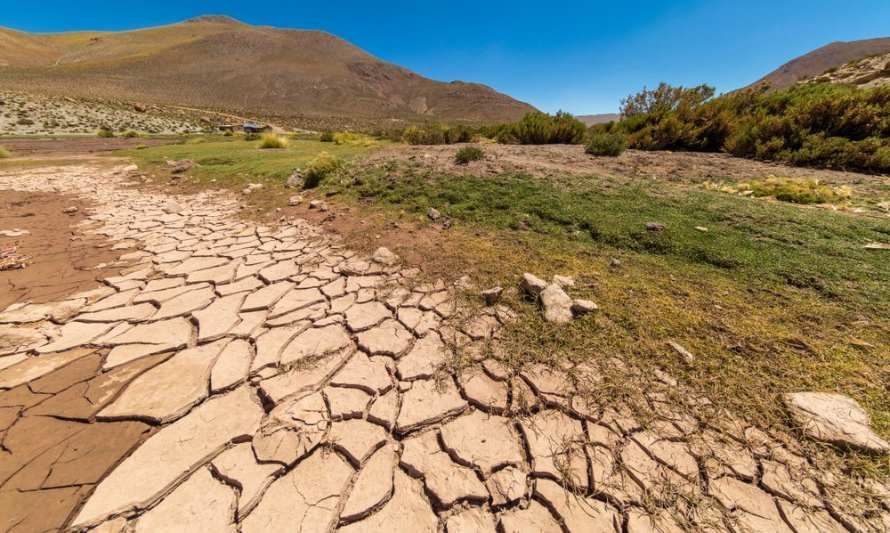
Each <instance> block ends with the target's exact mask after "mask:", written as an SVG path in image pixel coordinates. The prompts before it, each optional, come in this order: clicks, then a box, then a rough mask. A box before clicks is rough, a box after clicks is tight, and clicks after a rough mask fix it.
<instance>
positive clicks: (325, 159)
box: [303, 152, 342, 189]
mask: <svg viewBox="0 0 890 533" xmlns="http://www.w3.org/2000/svg"><path fill="white" fill-rule="evenodd" d="M341 164H342V162H341V161H340V160H339V159H337V158H336V157H334V156H332V155H331V154H329V153H327V152H319V153H318V155H316V156H315V158H314V159H313V160H312V161H310V162H309V165H308V166H307V167H306V169H305V171H304V172H303V188H304V189H313V188H315V187H318V185H319V184H320V183H321V182H322V180H324V179H325V178H326V177H328V176H329V175H330V174H332V173H334V172H335V171H336V170H337V169H339V168H340V166H341Z"/></svg>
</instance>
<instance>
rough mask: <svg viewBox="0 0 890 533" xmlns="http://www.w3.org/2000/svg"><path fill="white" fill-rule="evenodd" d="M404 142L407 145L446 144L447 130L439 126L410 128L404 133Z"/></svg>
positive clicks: (430, 125)
mask: <svg viewBox="0 0 890 533" xmlns="http://www.w3.org/2000/svg"><path fill="white" fill-rule="evenodd" d="M402 141H404V142H405V143H407V144H414V145H418V144H424V145H427V144H429V145H431V144H445V143H446V137H445V128H444V127H443V126H440V125H438V124H429V125H426V126H422V127H421V126H408V127H407V128H405V132H404V133H402Z"/></svg>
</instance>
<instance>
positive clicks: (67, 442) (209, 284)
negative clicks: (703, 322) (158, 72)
mask: <svg viewBox="0 0 890 533" xmlns="http://www.w3.org/2000/svg"><path fill="white" fill-rule="evenodd" d="M131 171H132V169H131V168H128V167H120V168H117V169H113V170H99V169H95V168H91V167H89V166H83V167H65V168H45V169H36V170H29V171H21V172H15V173H12V172H7V173H2V174H0V189H15V190H26V191H50V192H52V191H57V192H66V193H75V194H79V195H82V196H84V197H88V198H90V199H92V200H93V201H94V202H95V205H96V207H95V208H94V209H93V210H92V211H91V214H90V216H89V219H88V220H87V221H86V223H84V224H82V225H81V226H80V228H79V231H81V232H83V233H85V234H99V235H103V236H106V237H107V238H108V239H109V240H110V241H112V242H118V243H119V242H127V243H132V250H130V251H126V250H125V252H126V253H125V254H124V255H123V256H122V257H121V262H122V264H125V265H126V268H125V270H124V274H122V275H120V276H117V277H112V278H106V279H104V280H103V285H102V287H101V288H99V289H96V290H91V291H89V292H86V293H81V294H76V295H72V296H71V297H69V298H67V299H66V300H64V301H60V302H56V303H51V304H31V305H22V304H17V305H15V306H12V307H10V308H9V309H6V310H5V311H2V312H0V339H2V343H0V439H2V449H0V453H2V455H0V528H2V529H3V530H16V531H41V530H55V529H60V528H68V529H72V530H87V529H92V528H96V529H97V530H99V531H105V532H111V531H115V532H116V531H143V530H144V531H165V530H180V531H182V530H186V531H188V530H200V531H242V532H245V533H247V532H253V531H297V530H298V531H303V532H310V531H335V530H337V531H339V530H343V531H382V530H387V531H446V532H448V533H454V532H465V531H466V532H475V531H505V532H513V531H545V532H547V531H555V532H556V531H571V532H580V531H595V532H599V531H602V532H607V531H608V532H620V531H628V532H632V533H637V532H649V531H667V532H669V531H687V530H695V529H698V530H706V531H795V532H799V533H802V532H810V531H813V532H830V531H886V530H888V529H890V491H888V488H887V486H886V485H882V484H880V483H877V482H871V483H870V484H869V483H864V482H861V483H853V482H852V480H849V479H847V478H844V476H842V475H841V474H839V473H837V472H833V471H830V470H825V469H821V468H818V467H817V466H816V465H815V464H814V463H813V462H812V460H811V459H808V458H806V454H804V452H803V451H802V448H801V447H800V445H799V444H798V443H797V442H796V441H795V440H794V439H793V438H790V437H788V436H787V435H775V434H767V433H765V432H764V431H761V430H758V429H757V428H754V427H749V426H746V425H745V424H744V423H742V422H741V421H740V420H737V419H735V418H734V417H732V416H731V415H729V414H727V413H713V412H712V410H711V409H710V403H709V402H708V401H707V400H705V399H702V398H696V397H694V396H693V395H688V394H681V395H680V396H682V397H683V398H684V401H682V402H680V401H676V400H675V399H674V398H676V397H677V396H676V394H672V392H673V393H676V390H677V387H678V385H677V384H676V383H675V382H674V381H673V380H672V379H671V378H670V377H669V376H665V375H659V376H642V375H640V373H638V372H637V373H635V372H634V371H633V370H631V369H627V373H628V379H629V380H644V381H645V383H646V386H645V390H646V398H647V402H648V405H649V407H650V408H651V410H652V412H653V413H655V416H654V417H653V418H651V419H649V420H646V421H645V423H644V422H643V421H642V420H640V419H639V418H638V417H637V416H636V415H635V414H634V411H632V410H630V409H629V408H628V407H627V406H626V405H624V404H623V403H622V402H621V400H619V399H610V398H603V397H599V398H598V399H595V400H594V399H592V397H591V396H588V395H585V394H584V391H585V389H586V388H587V387H589V386H590V385H591V384H595V383H597V382H598V381H599V380H600V377H601V375H602V371H603V369H604V367H606V366H609V367H610V368H619V369H620V368H625V367H624V366H623V364H622V363H621V362H620V361H619V360H617V359H615V358H608V357H603V358H601V359H598V358H596V357H594V358H592V360H591V361H588V362H584V363H580V364H577V365H572V364H563V365H558V366H556V367H553V368H551V367H545V366H542V365H528V366H526V367H524V368H521V369H519V370H514V369H512V368H510V367H508V366H507V365H506V364H504V362H503V361H502V360H500V359H499V356H498V355H497V354H498V353H499V351H498V349H497V348H496V347H497V340H498V331H499V328H500V327H501V326H502V325H503V323H504V322H506V321H508V320H510V319H511V317H512V313H511V311H510V310H509V309H507V308H503V307H490V308H485V309H483V310H482V311H477V312H474V314H473V315H472V316H470V315H467V314H466V313H464V312H463V311H462V309H460V308H459V306H457V305H456V303H455V302H456V301H457V300H456V299H455V298H454V293H453V288H452V287H449V286H446V284H445V283H444V282H441V281H438V282H432V283H430V282H420V281H419V280H418V278H417V275H418V272H417V271H416V270H412V269H407V268H404V267H401V266H399V265H398V264H395V265H384V264H379V263H375V262H374V261H373V260H371V259H370V258H367V257H362V256H359V255H357V254H355V253H352V252H350V251H349V250H348V249H346V248H345V247H344V246H342V245H341V244H340V243H338V241H336V240H335V239H333V238H332V237H330V236H328V235H326V234H324V233H323V232H322V231H321V230H320V229H319V228H317V227H314V226H312V225H310V224H308V223H305V222H302V221H293V222H290V223H287V224H282V225H280V226H276V227H264V226H256V225H253V224H250V223H245V222H242V221H239V220H236V219H234V218H232V217H230V216H229V214H231V213H235V212H237V202H236V201H235V200H234V199H232V198H231V197H228V196H224V195H221V194H215V193H214V194H211V193H204V194H199V195H196V196H192V197H188V198H185V197H181V198H174V197H172V196H167V195H164V194H160V193H149V192H143V191H139V190H136V189H132V188H128V187H126V185H127V183H128V179H130V178H129V172H131ZM486 345H487V346H488V349H484V347H485V346H486ZM457 360H460V361H461V363H460V364H456V363H455V361H457Z"/></svg>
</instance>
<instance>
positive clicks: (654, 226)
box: [646, 222, 667, 233]
mask: <svg viewBox="0 0 890 533" xmlns="http://www.w3.org/2000/svg"><path fill="white" fill-rule="evenodd" d="M646 229H647V230H648V231H652V232H655V233H659V232H662V231H664V230H665V229H667V226H665V225H664V224H662V223H660V222H646Z"/></svg>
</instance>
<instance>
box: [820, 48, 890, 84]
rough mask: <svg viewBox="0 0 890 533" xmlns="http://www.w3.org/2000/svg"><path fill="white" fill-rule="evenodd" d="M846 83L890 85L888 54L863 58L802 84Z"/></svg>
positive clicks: (889, 59)
mask: <svg viewBox="0 0 890 533" xmlns="http://www.w3.org/2000/svg"><path fill="white" fill-rule="evenodd" d="M825 82H827V83H846V84H849V85H857V86H859V87H879V86H882V85H890V52H888V53H886V54H878V55H874V56H869V57H864V58H862V59H858V60H855V61H850V62H849V63H847V64H845V65H843V66H841V67H838V68H832V69H828V70H827V71H826V72H825V73H823V74H821V75H819V76H816V77H813V78H810V79H808V80H806V82H804V83H825Z"/></svg>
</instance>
